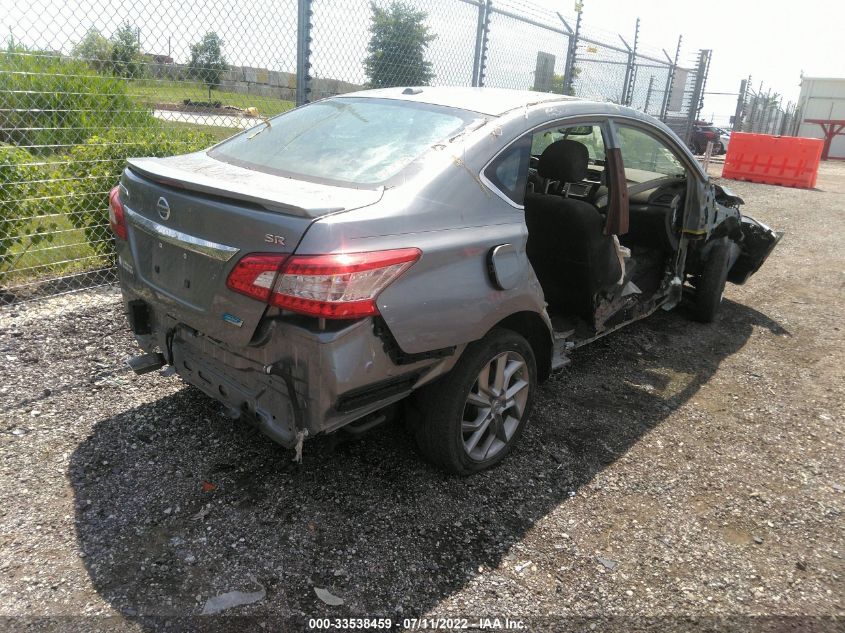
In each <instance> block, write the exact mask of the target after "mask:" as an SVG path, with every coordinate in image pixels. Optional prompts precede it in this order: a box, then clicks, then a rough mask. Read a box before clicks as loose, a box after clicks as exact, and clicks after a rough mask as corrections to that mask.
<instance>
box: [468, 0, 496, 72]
mask: <svg viewBox="0 0 845 633" xmlns="http://www.w3.org/2000/svg"><path fill="white" fill-rule="evenodd" d="M490 5H491V0H481V2H479V3H478V25H477V26H476V30H475V55H474V57H473V60H472V85H473V86H474V87H476V88H477V87H480V86H483V85H484V71H485V70H486V66H487V33H488V31H489V30H490V9H491V6H490Z"/></svg>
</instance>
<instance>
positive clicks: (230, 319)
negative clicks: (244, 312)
mask: <svg viewBox="0 0 845 633" xmlns="http://www.w3.org/2000/svg"><path fill="white" fill-rule="evenodd" d="M223 320H224V321H225V322H226V323H231V324H232V325H235V326H237V327H241V326H242V325H243V324H244V320H243V319H241V318H239V317H236V316H235V315H234V314H229V313H228V312H224V313H223Z"/></svg>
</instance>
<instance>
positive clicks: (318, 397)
mask: <svg viewBox="0 0 845 633" xmlns="http://www.w3.org/2000/svg"><path fill="white" fill-rule="evenodd" d="M741 204H742V200H741V199H740V198H739V197H737V196H736V195H734V194H732V193H731V192H730V191H728V190H727V189H725V188H723V187H721V186H718V185H714V184H713V183H711V182H710V180H709V178H708V176H707V175H706V174H705V173H704V172H703V171H702V169H701V167H700V166H699V164H698V162H697V161H696V160H695V158H694V157H693V155H692V154H691V153H690V152H689V150H688V149H687V148H686V147H685V146H684V144H683V142H682V141H681V140H680V139H679V138H678V137H677V136H676V135H675V134H674V133H673V132H672V131H671V130H670V129H669V128H668V127H666V126H665V125H663V124H662V123H660V122H659V121H657V120H655V119H653V118H652V117H649V116H647V115H645V114H642V113H640V112H637V111H635V110H632V109H630V108H626V107H622V106H618V105H614V104H610V103H597V102H593V101H586V100H582V99H576V98H573V97H567V96H562V95H556V94H542V93H536V92H529V91H511V90H498V89H488V88H434V87H422V88H388V89H380V90H371V91H362V92H357V93H352V94H346V95H343V96H337V97H332V98H329V99H325V100H322V101H318V102H315V103H311V104H308V105H305V106H303V107H300V108H297V109H295V110H292V111H290V112H287V113H285V114H282V115H279V116H277V117H275V118H272V119H269V120H266V121H262V122H261V123H259V124H258V125H257V126H255V127H253V128H252V129H249V130H246V131H244V132H242V133H240V134H238V135H236V136H234V137H232V138H231V139H228V140H226V141H223V142H222V143H220V144H218V145H216V146H214V147H212V148H211V149H209V150H207V151H201V152H196V153H192V154H188V155H184V156H175V157H170V158H136V159H131V160H129V161H128V165H127V167H126V169H125V170H124V172H123V174H122V177H121V179H120V183H119V185H118V186H117V187H115V188H114V189H113V190H112V192H111V194H110V205H109V206H110V223H111V226H112V229H113V232H114V234H115V236H116V244H117V262H118V272H119V276H120V284H121V288H122V292H123V297H124V301H125V308H126V313H127V315H128V319H129V323H130V326H131V329H132V331H133V332H134V335H135V337H136V339H137V341H138V343H139V345H140V347H141V348H142V349H143V350H144V352H146V353H145V354H142V355H139V356H137V357H135V358H133V359H131V360H130V365H131V366H132V368H133V369H134V370H135V371H136V372H137V373H144V372H148V371H154V370H157V369H160V368H162V367H164V366H165V365H169V366H170V367H171V368H172V370H171V371H173V370H175V373H177V374H178V375H179V376H181V378H182V379H183V380H185V381H186V382H188V383H190V384H191V385H194V386H195V387H197V388H199V389H200V390H202V391H203V392H204V393H206V394H207V395H208V396H210V397H212V398H214V399H216V400H218V401H219V402H221V403H222V404H223V406H224V407H226V409H227V410H228V411H229V412H230V413H231V414H232V416H233V417H243V418H245V419H247V420H250V421H252V422H253V423H254V424H256V425H257V426H258V428H260V429H261V431H263V433H265V434H266V435H267V436H268V437H269V438H271V439H272V440H274V441H276V442H278V443H279V444H281V445H282V446H285V447H288V448H293V449H295V450H296V454H297V456H301V454H302V448H303V442H306V441H307V440H308V439H309V438H313V437H315V436H318V435H321V434H327V433H332V432H335V431H338V430H339V429H347V430H349V431H352V432H360V431H363V430H366V429H368V428H370V427H372V426H375V425H376V424H378V423H379V422H381V421H383V420H385V419H386V418H387V417H388V412H389V410H390V409H391V408H392V407H393V405H396V404H397V403H399V402H400V401H405V402H407V403H410V406H411V407H412V408H413V409H412V410H414V411H417V412H418V413H419V414H418V415H409V416H408V419H409V420H410V421H411V422H410V426H411V427H412V432H413V433H414V435H415V436H416V439H417V442H418V445H419V448H420V452H421V453H422V454H423V455H424V456H425V457H426V458H427V459H428V460H430V461H431V462H433V463H434V464H436V465H438V466H439V467H441V468H442V469H444V470H446V471H448V472H450V473H456V474H461V475H466V474H470V473H473V472H476V471H479V470H482V469H485V468H489V467H491V466H493V465H495V464H497V463H498V462H500V461H501V460H502V459H503V458H504V457H505V456H506V455H507V454H508V453H509V452H510V451H511V450H512V449H513V447H514V444H515V443H516V442H517V440H518V439H519V437H520V435H521V434H522V433H523V431H524V429H525V426H526V424H527V423H528V420H529V418H530V416H531V407H532V402H533V400H534V398H535V395H536V393H537V387H538V382H539V381H542V380H543V379H545V378H546V377H547V376H549V374H550V373H551V372H552V371H554V370H556V369H558V368H561V367H563V366H564V365H565V364H566V363H567V362H568V356H569V354H570V353H571V352H572V350H574V349H577V348H578V347H580V346H582V345H586V344H588V343H590V342H592V341H594V340H596V339H598V338H599V337H603V336H606V335H608V334H610V333H611V332H614V331H616V330H618V329H620V328H622V327H623V326H625V325H627V324H629V323H632V322H633V321H636V320H638V319H642V318H644V317H647V316H648V315H649V314H651V313H653V312H654V311H655V310H658V309H663V310H669V309H672V308H675V307H676V306H679V305H681V304H682V303H683V304H685V305H686V306H687V312H688V313H689V314H690V315H692V316H693V317H694V318H695V319H697V320H699V321H704V322H707V321H712V320H713V319H714V318H715V317H716V314H717V311H718V309H719V305H720V302H721V300H722V294H723V290H724V287H725V283H726V281H730V282H732V283H736V284H742V283H745V282H746V281H747V280H748V278H749V277H750V276H751V275H753V274H754V272H755V271H757V270H758V269H759V268H760V266H761V265H762V264H763V262H764V261H765V259H766V258H767V256H768V255H769V253H770V252H771V251H772V249H773V248H774V247H775V245H776V244H777V242H778V240H779V238H780V235H779V234H778V233H776V232H774V231H773V230H771V229H770V228H769V227H767V226H765V225H764V224H762V223H760V222H757V221H756V220H754V219H752V218H750V217H748V216H745V215H743V214H742V213H741V212H740V210H739V208H740V205H741Z"/></svg>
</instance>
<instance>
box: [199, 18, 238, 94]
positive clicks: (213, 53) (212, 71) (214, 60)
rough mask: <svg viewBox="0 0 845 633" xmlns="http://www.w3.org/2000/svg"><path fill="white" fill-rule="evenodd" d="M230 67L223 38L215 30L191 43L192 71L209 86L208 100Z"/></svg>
mask: <svg viewBox="0 0 845 633" xmlns="http://www.w3.org/2000/svg"><path fill="white" fill-rule="evenodd" d="M228 68H229V64H228V62H227V61H226V57H225V56H224V55H223V40H222V39H220V36H219V35H217V33H215V32H214V31H209V32H208V33H206V34H205V35H203V36H202V39H201V40H200V41H199V42H197V43H196V44H191V73H192V74H193V76H194V77H196V78H197V79H199V80H200V81H202V82H203V83H204V84H205V85H206V86H208V100H209V101H211V91H212V90H213V89H214V88H216V87H217V86H219V85H220V77H221V75H222V74H223V73H224V72H225V71H226V70H227V69H228Z"/></svg>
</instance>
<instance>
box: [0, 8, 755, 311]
mask: <svg viewBox="0 0 845 633" xmlns="http://www.w3.org/2000/svg"><path fill="white" fill-rule="evenodd" d="M3 26H4V27H6V28H7V29H8V39H7V42H6V44H5V46H4V47H3V48H2V50H0V305H3V304H9V303H14V302H17V301H23V300H27V299H30V298H34V297H39V296H45V295H51V294H57V293H62V292H68V291H72V290H75V289H77V288H80V287H90V286H93V285H102V284H109V283H113V282H114V279H115V275H114V268H113V250H112V241H111V234H110V232H109V226H108V204H107V195H108V191H109V189H110V188H111V187H112V186H113V185H114V183H115V182H116V180H117V178H118V176H119V174H120V171H121V170H122V168H123V165H124V163H125V160H126V159H127V158H128V157H130V156H139V155H142V156H154V155H159V156H161V155H171V154H177V153H184V152H188V151H193V150H197V149H201V148H204V147H207V146H209V145H211V144H213V143H214V142H216V141H218V140H222V139H224V138H226V137H228V136H230V135H231V134H233V133H235V132H236V131H238V130H239V129H242V128H245V127H249V126H252V125H253V124H255V123H257V122H258V121H260V119H261V118H262V117H269V116H273V115H276V114H279V113H281V112H284V111H286V110H288V109H290V108H293V107H294V106H295V105H301V104H303V103H306V102H308V101H312V100H315V99H319V98H323V97H327V96H331V95H336V94H341V93H345V92H349V91H352V90H357V89H361V88H364V87H381V86H394V85H420V84H435V85H455V86H459V85H467V86H468V85H472V86H495V87H508V88H516V89H533V90H539V91H544V92H558V93H562V94H573V95H577V96H581V97H585V98H590V99H598V100H608V101H613V102H616V103H622V104H626V105H630V106H632V107H634V108H637V109H640V110H643V111H645V112H648V113H649V114H652V115H654V116H657V117H659V118H661V119H663V120H664V121H666V122H667V123H668V124H670V125H671V126H672V127H673V128H674V129H675V130H676V131H677V132H678V133H679V134H680V135H681V136H682V137H683V138H684V139H685V140H688V136H689V132H690V129H691V125H692V122H693V121H694V118H695V114H696V112H697V109H698V107H699V103H700V99H701V95H702V94H703V89H704V79H705V77H706V72H707V64H708V63H709V51H701V52H700V53H699V54H698V56H697V57H696V59H694V60H692V63H691V64H683V63H679V54H680V40H679V43H678V50H676V51H675V53H674V56H670V55H669V54H668V53H667V52H666V51H661V52H655V51H653V50H650V49H647V48H646V47H645V46H643V45H642V44H641V43H640V42H639V35H638V33H639V24H637V27H636V29H634V30H633V32H632V33H631V34H630V36H625V37H623V36H619V35H618V34H615V33H608V32H602V31H600V30H599V29H592V28H585V26H584V25H583V24H582V20H581V15H580V14H578V15H576V16H574V17H564V16H562V15H560V14H558V13H555V12H553V11H550V10H548V9H545V8H541V7H538V6H535V5H532V4H529V3H525V2H521V1H519V0H404V1H401V2H394V1H391V0H374V1H373V0H331V1H330V0H250V1H249V2H246V1H245V0H204V2H202V3H161V2H151V1H148V0H138V1H136V2H131V3H130V2H123V1H118V0H30V1H28V2H21V3H17V4H14V5H12V6H11V7H10V10H9V11H7V13H6V15H5V16H4V25H3ZM756 116H758V118H759V115H756Z"/></svg>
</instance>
